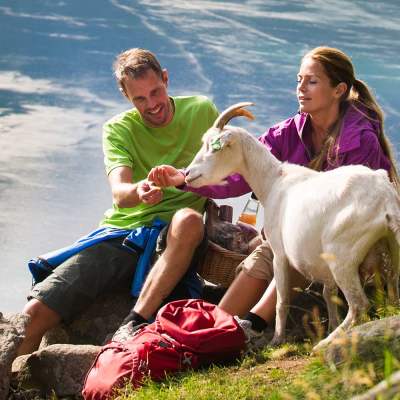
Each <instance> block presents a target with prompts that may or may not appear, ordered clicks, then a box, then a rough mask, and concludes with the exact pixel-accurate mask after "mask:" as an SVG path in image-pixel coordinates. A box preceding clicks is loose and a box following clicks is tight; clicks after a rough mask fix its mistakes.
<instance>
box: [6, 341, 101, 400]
mask: <svg viewBox="0 0 400 400" xmlns="http://www.w3.org/2000/svg"><path fill="white" fill-rule="evenodd" d="M100 348H101V347H100V346H92V345H71V344H54V345H51V346H48V347H46V348H44V349H42V350H38V351H35V352H34V353H32V354H30V355H28V356H22V357H19V359H17V360H16V363H15V364H14V375H15V377H14V380H16V381H17V382H18V385H19V386H18V387H17V388H19V389H20V390H39V391H40V393H41V394H42V395H49V394H51V393H52V392H54V393H55V394H56V395H57V396H58V397H65V396H79V395H80V392H81V390H82V387H83V383H84V379H85V376H86V373H87V371H88V370H89V368H90V367H91V365H92V363H93V361H94V359H95V357H96V355H97V354H98V352H99V350H100Z"/></svg>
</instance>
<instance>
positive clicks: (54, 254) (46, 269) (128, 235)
mask: <svg viewBox="0 0 400 400" xmlns="http://www.w3.org/2000/svg"><path fill="white" fill-rule="evenodd" d="M165 225H166V223H165V222H164V221H162V220H160V219H158V218H156V219H155V220H154V221H153V225H152V226H151V227H146V226H142V227H139V228H136V229H133V230H131V229H118V228H109V227H103V228H99V229H96V230H94V231H93V232H90V233H89V234H88V235H86V236H83V237H81V238H80V239H78V240H77V241H76V242H75V243H73V244H72V245H70V246H66V247H63V248H61V249H58V250H55V251H51V252H49V253H46V254H44V255H42V256H39V257H38V258H36V259H33V260H30V261H29V262H28V267H29V270H30V272H31V274H32V277H33V282H34V283H35V284H36V283H38V282H41V281H43V280H44V279H45V278H46V277H47V276H48V275H50V274H51V272H52V271H53V269H55V268H56V267H58V266H59V265H60V264H62V263H63V262H64V261H65V260H67V259H68V258H70V257H72V256H74V255H75V254H77V253H79V252H80V251H82V250H84V249H86V248H88V247H90V246H93V245H95V244H97V243H100V242H102V241H104V240H110V239H115V238H118V237H122V236H125V240H124V242H123V246H124V247H126V248H128V249H130V250H133V251H134V252H136V253H137V254H139V259H138V262H137V265H136V270H135V275H134V277H133V280H132V286H131V294H132V296H134V297H138V296H139V294H140V291H141V289H142V286H143V283H144V281H145V279H146V276H147V274H148V272H149V270H150V268H151V259H152V255H153V253H154V250H155V247H156V244H157V238H158V235H159V234H160V231H161V229H162V228H163V227H164V226H165ZM183 283H184V284H185V285H186V286H187V288H188V291H189V294H190V296H191V297H192V298H200V297H201V294H202V291H203V285H202V282H201V280H200V279H199V277H198V276H197V274H196V271H194V270H192V269H191V270H189V271H188V272H187V273H186V275H185V276H184V279H183Z"/></svg>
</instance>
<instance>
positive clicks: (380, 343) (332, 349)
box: [324, 315, 400, 365]
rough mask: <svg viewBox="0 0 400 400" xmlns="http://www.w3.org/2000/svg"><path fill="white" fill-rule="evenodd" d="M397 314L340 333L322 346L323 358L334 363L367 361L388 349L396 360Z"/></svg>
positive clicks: (399, 325) (399, 333)
mask: <svg viewBox="0 0 400 400" xmlns="http://www.w3.org/2000/svg"><path fill="white" fill-rule="evenodd" d="M399 338H400V316H398V315H396V316H394V317H388V318H383V319H380V320H376V321H371V322H367V323H365V324H362V325H359V326H356V327H355V328H353V329H351V330H349V331H348V332H345V333H343V335H341V336H340V337H339V338H337V339H335V340H333V341H332V343H331V344H330V345H329V346H328V347H327V348H326V349H325V351H324V358H325V360H326V361H327V362H328V363H333V364H335V365H339V364H342V363H344V362H348V361H352V360H354V359H355V360H357V361H365V362H368V361H371V362H380V361H381V360H383V359H384V351H385V349H386V350H389V351H390V352H391V353H392V354H393V356H394V357H395V358H397V359H400V340H399Z"/></svg>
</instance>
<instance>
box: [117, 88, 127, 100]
mask: <svg viewBox="0 0 400 400" xmlns="http://www.w3.org/2000/svg"><path fill="white" fill-rule="evenodd" d="M119 91H120V92H121V93H122V94H123V95H124V96H125V97H126V98H128V95H127V94H126V92H125V90H124V88H123V87H121V86H120V87H119Z"/></svg>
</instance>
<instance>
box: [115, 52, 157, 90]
mask: <svg viewBox="0 0 400 400" xmlns="http://www.w3.org/2000/svg"><path fill="white" fill-rule="evenodd" d="M113 69H114V75H115V77H116V79H117V82H118V84H119V86H120V87H121V88H122V89H124V90H125V87H124V80H125V79H126V78H127V77H129V78H132V79H137V78H141V77H142V76H143V75H145V74H146V73H147V71H149V70H153V71H154V72H155V73H156V74H157V76H159V77H160V78H162V68H161V65H160V63H159V62H158V60H157V58H156V56H155V55H154V54H153V53H152V52H151V51H149V50H145V49H140V48H133V49H129V50H126V51H124V52H123V53H121V54H118V56H117V58H116V59H115V61H114V65H113Z"/></svg>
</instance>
